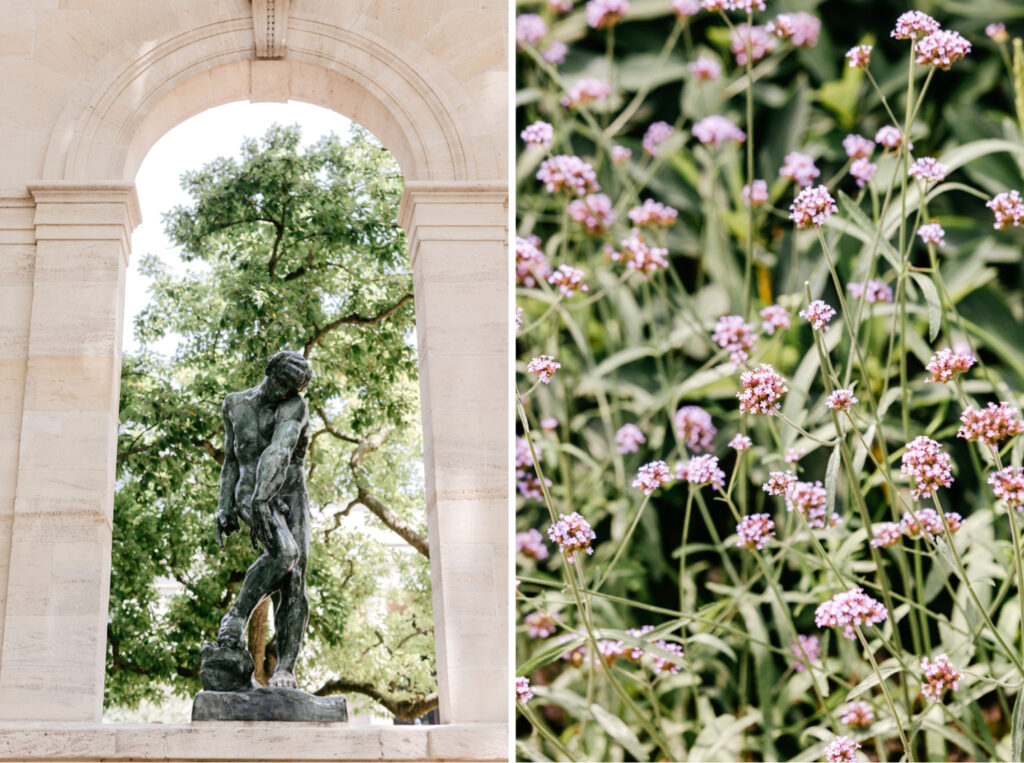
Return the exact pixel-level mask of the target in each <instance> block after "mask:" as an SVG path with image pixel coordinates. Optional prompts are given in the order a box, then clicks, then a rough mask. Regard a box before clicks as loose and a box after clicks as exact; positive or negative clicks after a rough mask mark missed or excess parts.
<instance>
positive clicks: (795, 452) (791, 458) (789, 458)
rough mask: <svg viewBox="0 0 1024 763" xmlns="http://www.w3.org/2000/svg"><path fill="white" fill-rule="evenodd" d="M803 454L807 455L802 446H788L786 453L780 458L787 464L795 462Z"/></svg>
mask: <svg viewBox="0 0 1024 763" xmlns="http://www.w3.org/2000/svg"><path fill="white" fill-rule="evenodd" d="M805 455H807V451H806V450H804V449H803V448H790V449H789V450H787V451H786V455H785V456H783V458H782V460H783V461H785V462H786V463H787V464H795V463H796V462H797V461H799V460H800V459H801V458H803V457H804V456H805Z"/></svg>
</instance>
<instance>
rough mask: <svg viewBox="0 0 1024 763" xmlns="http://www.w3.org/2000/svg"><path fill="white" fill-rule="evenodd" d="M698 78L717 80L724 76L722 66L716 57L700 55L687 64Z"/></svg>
mask: <svg viewBox="0 0 1024 763" xmlns="http://www.w3.org/2000/svg"><path fill="white" fill-rule="evenodd" d="M686 67H687V68H688V69H689V70H690V74H692V75H693V78H694V79H696V80H716V79H718V78H719V77H721V76H722V67H721V66H720V65H719V63H718V62H717V61H715V60H714V59H711V58H708V57H707V56H700V57H699V58H698V59H697V60H696V61H691V62H690V63H688V64H687V65H686Z"/></svg>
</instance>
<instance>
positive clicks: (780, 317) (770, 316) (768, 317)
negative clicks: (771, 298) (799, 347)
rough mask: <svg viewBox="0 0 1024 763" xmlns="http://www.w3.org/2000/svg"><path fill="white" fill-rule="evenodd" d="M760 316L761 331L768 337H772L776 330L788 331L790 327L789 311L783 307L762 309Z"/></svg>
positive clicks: (776, 306)
mask: <svg viewBox="0 0 1024 763" xmlns="http://www.w3.org/2000/svg"><path fill="white" fill-rule="evenodd" d="M758 315H760V316H761V331H763V332H764V333H765V334H767V335H768V336H772V335H773V334H774V333H775V331H776V329H788V328H789V326H790V318H789V310H787V309H786V308H784V307H783V306H782V305H768V306H767V307H762V308H761V312H760V313H758Z"/></svg>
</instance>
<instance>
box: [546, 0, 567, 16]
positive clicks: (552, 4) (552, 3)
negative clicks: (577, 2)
mask: <svg viewBox="0 0 1024 763" xmlns="http://www.w3.org/2000/svg"><path fill="white" fill-rule="evenodd" d="M548 8H550V9H551V10H553V11H554V12H555V13H568V12H569V11H571V10H572V0H548Z"/></svg>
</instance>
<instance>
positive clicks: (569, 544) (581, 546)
mask: <svg viewBox="0 0 1024 763" xmlns="http://www.w3.org/2000/svg"><path fill="white" fill-rule="evenodd" d="M548 537H549V538H550V539H551V541H552V542H553V543H557V544H558V548H559V549H561V550H562V551H563V552H564V553H565V558H566V559H567V560H568V561H570V562H571V561H574V556H573V555H574V554H575V553H576V552H578V551H585V552H586V553H588V554H593V553H594V549H592V548H591V547H590V541H592V540H594V538H596V537H597V535H596V534H595V533H594V531H593V530H591V529H590V523H589V522H587V520H585V519H584V518H583V517H581V516H580V515H579V514H578V513H577V512H575V511H574V512H573V513H572V514H569V515H568V516H566V515H565V514H559V515H558V521H557V522H555V523H554V524H553V525H551V527H549V528H548Z"/></svg>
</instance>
